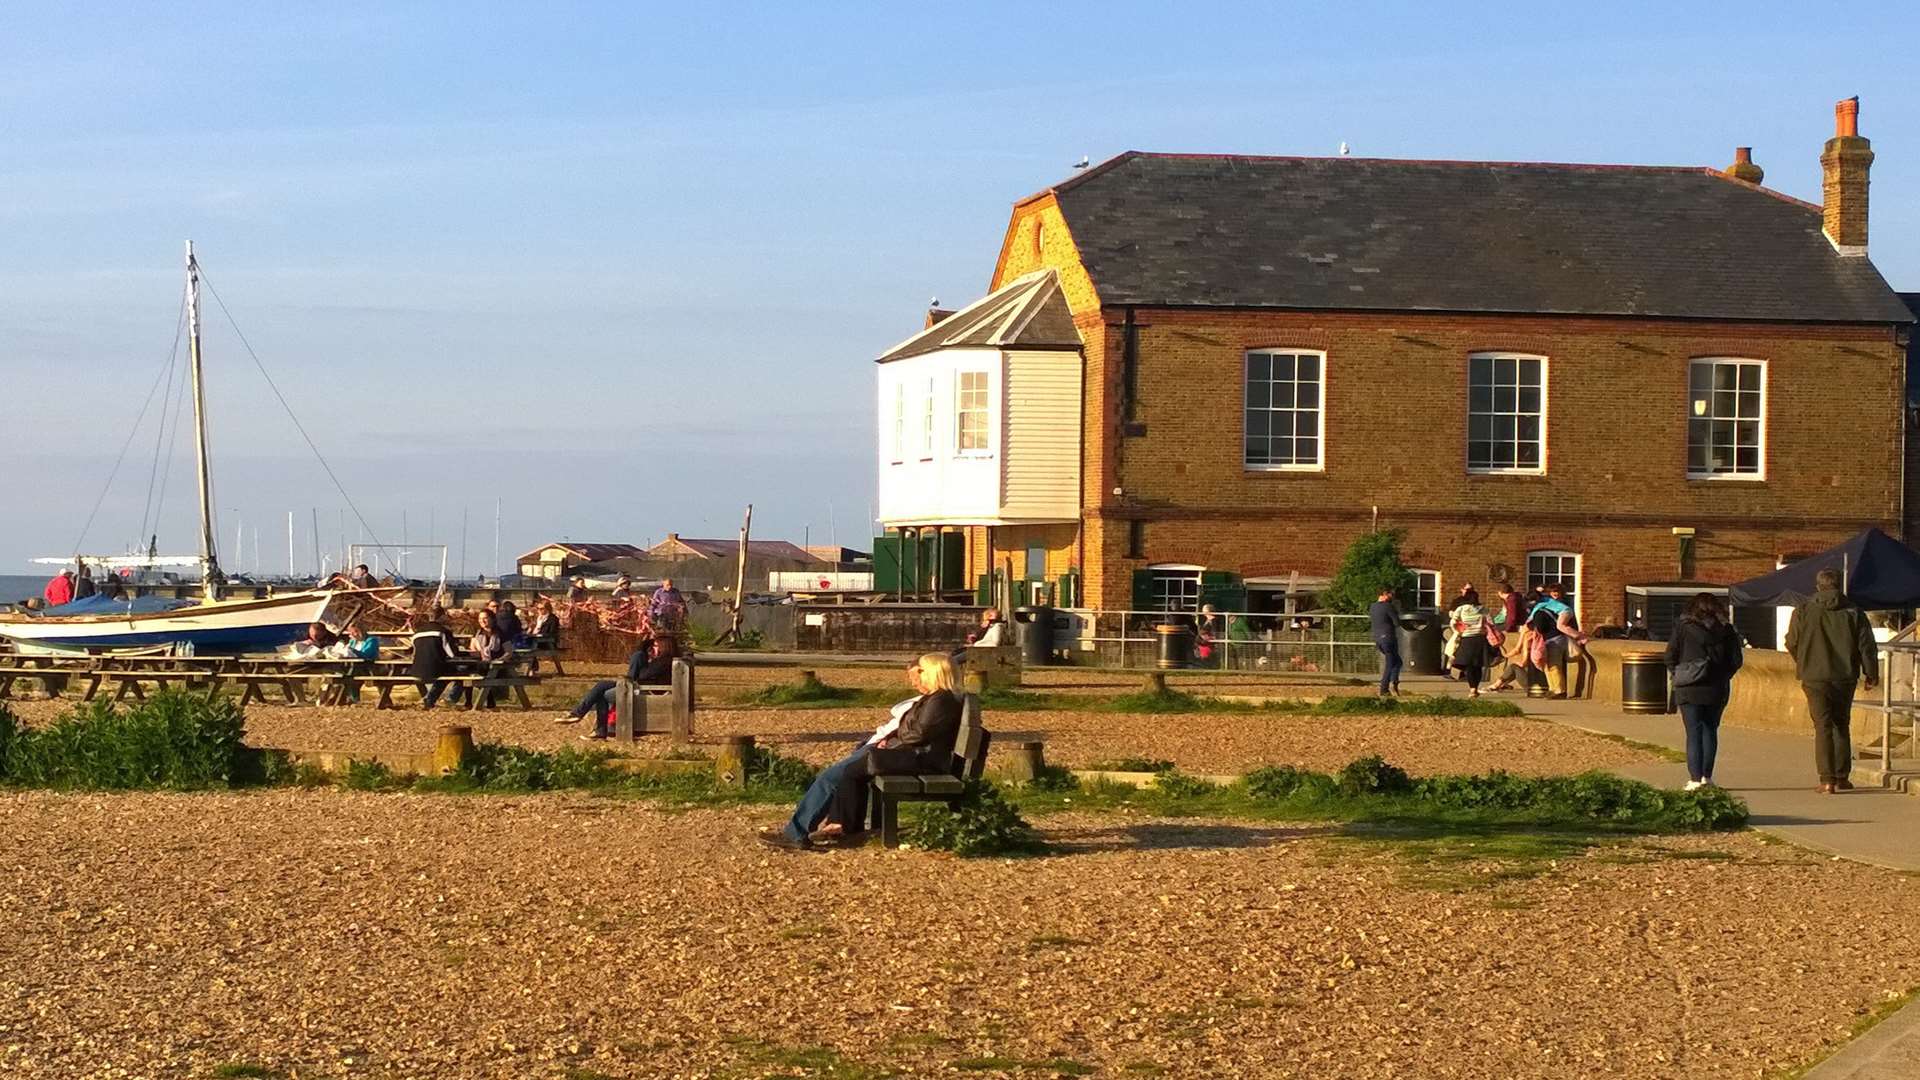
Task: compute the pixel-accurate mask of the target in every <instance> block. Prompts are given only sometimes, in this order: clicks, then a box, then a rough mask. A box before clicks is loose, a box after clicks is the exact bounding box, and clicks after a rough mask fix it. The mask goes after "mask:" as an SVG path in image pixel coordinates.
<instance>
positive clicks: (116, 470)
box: [73, 289, 187, 559]
mask: <svg viewBox="0 0 1920 1080" xmlns="http://www.w3.org/2000/svg"><path fill="white" fill-rule="evenodd" d="M186 321H187V294H186V291H185V290H184V289H182V290H181V293H180V314H179V315H178V316H177V317H176V318H175V319H174V324H173V345H172V347H170V348H168V349H167V366H166V367H165V368H164V369H162V371H161V375H171V373H172V371H173V356H174V353H175V352H176V351H177V350H178V349H179V348H180V331H181V328H182V327H183V326H185V325H186ZM160 378H161V376H160V375H155V376H154V377H153V385H152V386H150V387H148V388H147V397H146V400H145V401H142V402H141V403H140V415H139V416H137V417H135V418H134V421H133V426H132V427H130V428H128V429H127V438H126V441H124V442H122V443H121V444H120V454H119V456H118V457H116V458H114V459H113V468H112V469H111V470H110V471H109V472H108V473H107V482H106V483H105V484H104V485H102V486H101V488H100V497H99V498H97V499H95V500H94V501H93V510H92V511H91V512H90V513H88V514H87V523H86V524H85V525H82V526H80V535H79V536H78V537H76V538H75V539H74V541H73V554H74V558H76V559H78V558H79V557H80V550H81V548H83V547H84V546H85V545H86V542H87V533H88V532H90V531H92V529H93V521H94V519H95V518H96V517H99V516H100V507H101V506H102V505H104V504H105V503H106V501H107V493H108V492H109V491H112V490H113V481H114V478H115V477H118V476H119V475H120V466H121V464H122V463H124V462H125V461H126V460H127V450H128V449H130V448H131V447H132V446H133V437H134V435H135V434H136V433H138V432H139V430H140V425H141V423H143V422H144V421H145V420H146V418H147V409H148V407H150V406H151V405H152V404H153V395H154V391H156V390H159V389H160ZM164 411H165V406H164V405H163V406H162V412H163V413H164ZM162 423H163V424H164V420H163V421H162ZM144 528H145V526H144V525H143V526H142V529H143V530H144Z"/></svg>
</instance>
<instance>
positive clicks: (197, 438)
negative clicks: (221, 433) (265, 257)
mask: <svg viewBox="0 0 1920 1080" xmlns="http://www.w3.org/2000/svg"><path fill="white" fill-rule="evenodd" d="M187 353H188V356H189V357H191V367H192V370H193V433H194V451H195V458H196V461H197V462H198V465H199V472H200V589H201V592H202V593H203V594H204V595H205V596H206V598H207V599H208V600H218V599H219V598H220V581H221V580H222V578H221V574H220V564H219V561H218V560H217V558H216V557H215V555H214V547H213V475H212V473H211V472H209V471H208V465H207V396H206V387H205V383H204V381H203V380H202V379H201V377H200V264H199V263H198V262H195V261H194V258H193V241H191V240H189V241H187Z"/></svg>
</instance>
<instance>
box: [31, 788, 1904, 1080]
mask: <svg viewBox="0 0 1920 1080" xmlns="http://www.w3.org/2000/svg"><path fill="white" fill-rule="evenodd" d="M778 814H779V811H778V810H777V809H773V808H765V809H759V810H751V809H744V810H726V811H710V810H703V811H692V812H685V813H676V814H668V813H663V812H660V811H657V810H654V809H651V808H649V807H647V806H645V805H642V804H638V803H633V802H624V801H615V800H607V799H595V798H591V797H586V796H558V795H555V796H538V797H525V798H500V797H465V798H460V797H448V796H431V795H411V794H399V795H369V794H355V793H347V792H339V791H289V790H283V791H273V792H263V793H252V794H206V795H167V794H142V795H131V796H86V795H58V794H46V793H26V794H21V793H13V794H6V795H0V836H4V837H5V838H6V841H5V845H4V848H0V1075H5V1076H9V1077H16V1076H17V1077H22V1078H28V1077H57V1078H61V1080H67V1078H74V1077H107V1076H130V1077H131V1076H139V1077H160V1076H165V1077H205V1076H210V1075H213V1074H214V1071H215V1070H216V1069H217V1068H219V1067H220V1066H223V1065H225V1066H234V1065H240V1064H250V1065H258V1066H261V1067H264V1068H268V1069H272V1070H275V1071H276V1073H277V1074H279V1075H284V1076H287V1077H301V1078H305V1077H319V1076H326V1077H356V1076H367V1077H388V1076H393V1077H400V1076H406V1077H450V1078H452V1077H457V1078H468V1077H474V1078H494V1077H498V1078H526V1077H541V1078H544V1077H552V1078H556V1080H557V1078H561V1077H572V1078H575V1080H578V1078H582V1077H618V1078H628V1077H632V1078H640V1077H666V1076H672V1077H705V1076H712V1077H721V1076H726V1077H762V1076H772V1075H779V1076H801V1075H814V1076H834V1077H841V1078H853V1077H863V1076H873V1075H879V1072H878V1071H877V1070H881V1069H886V1070H899V1071H902V1072H907V1073H910V1074H912V1075H940V1076H954V1077H959V1076H966V1075H1018V1076H1047V1075H1057V1074H1066V1073H1081V1072H1083V1071H1084V1070H1092V1071H1093V1074H1094V1075H1100V1076H1113V1077H1122V1076H1143V1075H1166V1076H1179V1077H1188V1076H1193V1077H1201V1076H1256V1077H1278V1076H1298V1075H1313V1076H1325V1077H1335V1078H1354V1080H1361V1078H1368V1080H1371V1078H1386V1077H1410V1076H1418V1077H1423V1078H1425V1077H1440V1078H1455V1077H1476V1078H1477V1077H1488V1078H1494V1077H1501V1078H1508V1077H1515V1078H1549V1077H1551V1078H1568V1080H1573V1078H1587V1077H1596V1076H1603V1077H1635V1078H1641V1077H1646V1078H1654V1077H1676V1078H1678V1077H1687V1078H1702V1077H1705V1078H1721V1077H1726V1078H1734V1077H1741V1078H1749V1077H1761V1076H1764V1075H1767V1074H1769V1073H1771V1072H1773V1071H1775V1070H1778V1069H1780V1068H1782V1067H1785V1066H1788V1065H1791V1064H1794V1063H1796V1062H1799V1061H1803V1060H1805V1059H1806V1058H1808V1057H1809V1056H1811V1055H1814V1054H1815V1053H1817V1052H1818V1051H1819V1050H1821V1048H1823V1047H1824V1046H1826V1045H1828V1044H1830V1043H1832V1042H1833V1041H1835V1040H1836V1039H1838V1038H1840V1037H1842V1035H1843V1033H1844V1030H1845V1029H1846V1028H1847V1027H1848V1025H1849V1024H1851V1023H1852V1022H1853V1021H1854V1019H1855V1018H1856V1016H1857V1015H1858V1014H1859V1013H1860V1012H1861V1011H1862V1010H1863V1009H1865V1008H1866V1007H1868V1006H1870V1005H1872V1004H1874V1003H1877V1002H1879V1001H1882V1000H1884V999H1885V998H1886V997H1887V995H1888V994H1889V993H1890V992H1894V991H1899V990H1904V989H1906V988H1908V987H1910V986H1913V985H1914V984H1915V983H1920V880H1916V879H1914V878H1911V877H1903V876H1900V875H1896V874H1892V873H1888V872H1884V871H1878V870H1875V869H1872V868H1869V867H1864V866H1860V865H1856V864H1852V863H1847V862H1841V861H1834V860H1828V859H1823V858H1817V857H1814V856H1811V855H1808V854H1805V853H1802V852H1799V851H1797V850H1795V849H1792V848H1789V847H1785V846H1782V845H1779V844H1776V843H1768V842H1766V841H1764V840H1763V839H1762V838H1760V837H1758V836H1756V835H1753V834H1737V835H1729V836H1716V837H1710V838H1693V839H1665V840H1661V841H1659V842H1658V843H1657V844H1655V843H1652V842H1640V843H1637V844H1634V845H1628V846H1620V847H1610V848H1603V849H1599V850H1597V851H1596V852H1595V853H1592V854H1590V855H1588V856H1586V857H1581V858H1573V859H1568V860H1564V861H1562V862H1560V863H1558V864H1556V866H1555V868H1554V869H1552V870H1551V871H1549V872H1547V873H1545V874H1543V875H1542V876H1539V877H1535V878H1531V879H1526V880H1519V881H1505V882H1497V883H1494V884H1489V885H1483V886H1479V887H1470V888H1466V889H1464V890H1463V891H1459V892H1433V891H1425V890H1422V889H1419V888H1415V887H1413V886H1411V885H1410V884H1409V883H1408V882H1407V880H1406V872H1407V864H1406V862H1405V861H1404V859H1405V858H1406V856H1405V855H1404V854H1403V853H1400V852H1397V851H1395V850H1393V849H1391V848H1388V847H1385V846H1382V845H1378V844H1369V843H1365V842H1355V841H1350V840H1337V841H1336V840H1328V839H1325V838H1322V837H1320V836H1319V835H1318V834H1319V833H1320V832H1321V831H1322V829H1320V828H1319V827H1313V826H1305V827H1299V828H1289V827H1285V826H1276V825H1273V824H1270V823H1269V824H1260V825H1240V824H1232V823H1204V824H1196V823H1191V822H1168V821H1154V820H1143V819H1137V818H1125V817H1100V818H1094V817H1079V818H1076V817H1054V818H1047V819H1044V821H1043V823H1042V824H1043V827H1044V828H1045V829H1046V831H1047V832H1048V834H1049V837H1050V839H1052V840H1054V841H1056V842H1058V843H1060V844H1062V845H1063V848H1064V850H1063V852H1062V853H1061V854H1058V855H1056V856H1053V857H1047V858H1041V859H1031V860H1015V861H1005V860H985V861H971V862H969V861H959V860H954V859H951V858H947V857H942V856H935V855H929V854H924V853H914V852H894V853H886V852H881V851H878V850H875V849H866V850H862V851H857V852H837V853H833V854H823V855H784V854H779V853H773V852H768V851H766V850H765V849H763V848H761V847H760V846H759V845H757V844H755V843H754V842H753V841H752V840H751V838H750V836H749V830H750V829H751V828H752V827H753V826H755V825H758V824H761V823H765V822H769V821H771V820H773V819H774V818H776V817H777V816H778ZM1489 880H1493V879H1491V878H1490V879H1489ZM1866 896H1871V897H1873V898H1874V902H1873V903H1871V904H1863V903H1860V902H1859V901H1860V898H1861V897H1866ZM1043 1062H1044V1063H1048V1064H1046V1065H1044V1066H1043V1065H1039V1064H1038V1063H1043ZM1025 1066H1031V1067H1025ZM996 1069H998V1071H997V1072H996V1071H995V1070H996ZM865 1070H874V1071H865Z"/></svg>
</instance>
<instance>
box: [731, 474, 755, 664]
mask: <svg viewBox="0 0 1920 1080" xmlns="http://www.w3.org/2000/svg"><path fill="white" fill-rule="evenodd" d="M752 536H753V504H752V503H748V504H747V518H746V520H745V521H742V522H741V523H740V563H739V565H738V566H737V567H736V568H735V569H734V574H733V622H732V625H730V626H728V627H727V640H729V641H735V642H737V641H739V640H740V623H741V620H743V619H745V618H746V616H747V542H748V540H749V539H750V538H751V537H752Z"/></svg>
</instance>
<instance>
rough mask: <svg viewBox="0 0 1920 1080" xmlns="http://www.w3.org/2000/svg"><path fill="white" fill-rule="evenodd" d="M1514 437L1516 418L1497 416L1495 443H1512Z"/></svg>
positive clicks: (1494, 427)
mask: <svg viewBox="0 0 1920 1080" xmlns="http://www.w3.org/2000/svg"><path fill="white" fill-rule="evenodd" d="M1513 436H1514V418H1513V417H1511V416H1495V417H1494V418H1493V441H1494V442H1512V441H1513Z"/></svg>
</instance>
